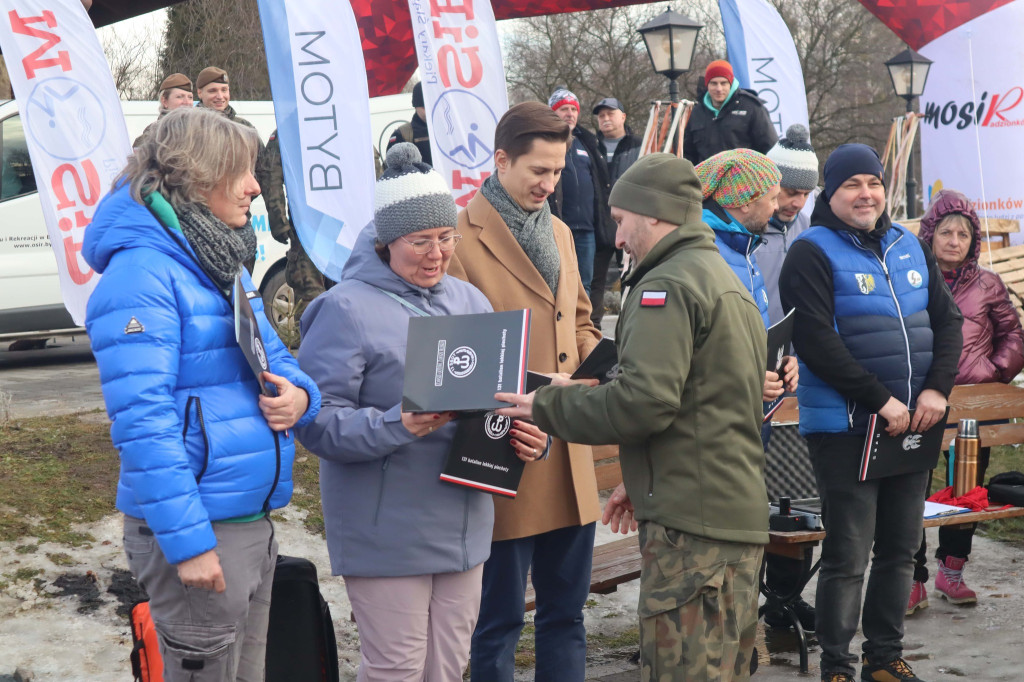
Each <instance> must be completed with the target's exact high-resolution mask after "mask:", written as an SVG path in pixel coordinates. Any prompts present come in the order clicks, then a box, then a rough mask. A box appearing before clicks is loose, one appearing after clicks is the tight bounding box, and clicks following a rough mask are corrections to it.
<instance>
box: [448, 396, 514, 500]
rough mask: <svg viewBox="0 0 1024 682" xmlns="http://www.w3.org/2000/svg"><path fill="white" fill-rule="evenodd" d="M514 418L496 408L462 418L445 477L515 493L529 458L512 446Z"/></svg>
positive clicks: (493, 491)
mask: <svg viewBox="0 0 1024 682" xmlns="http://www.w3.org/2000/svg"><path fill="white" fill-rule="evenodd" d="M511 428H512V420H511V419H509V418H508V417H503V416H501V415H500V414H496V413H494V412H488V413H487V414H485V415H477V416H472V417H466V418H465V419H460V420H459V421H458V425H457V427H456V430H455V438H454V439H453V440H452V449H451V451H450V452H449V453H448V461H447V462H445V465H444V471H442V472H441V480H442V481H445V482H446V483H454V484H455V485H462V486H466V487H468V488H475V489H476V490H482V491H484V492H487V493H491V494H492V495H501V496H502V497H513V498H514V497H515V496H516V491H517V490H518V489H519V480H520V479H521V478H522V476H523V467H524V466H526V462H524V461H523V460H521V459H519V457H518V456H517V455H516V451H515V448H513V447H512V441H511V439H512V437H511V436H510V435H509V431H510V430H511Z"/></svg>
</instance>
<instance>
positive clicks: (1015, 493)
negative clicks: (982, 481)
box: [988, 471, 1024, 507]
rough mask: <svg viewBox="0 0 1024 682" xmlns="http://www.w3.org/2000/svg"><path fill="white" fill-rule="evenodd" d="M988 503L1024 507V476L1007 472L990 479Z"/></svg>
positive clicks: (1017, 472)
mask: <svg viewBox="0 0 1024 682" xmlns="http://www.w3.org/2000/svg"><path fill="white" fill-rule="evenodd" d="M988 501H989V503H990V504H1012V505H1013V506H1014V507H1024V474H1022V473H1021V472H1019V471H1005V472H1003V473H1001V474H996V475H995V476H993V477H992V478H990V479H988Z"/></svg>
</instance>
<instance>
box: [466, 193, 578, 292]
mask: <svg viewBox="0 0 1024 682" xmlns="http://www.w3.org/2000/svg"><path fill="white" fill-rule="evenodd" d="M480 191H481V192H483V195H484V198H485V199H487V201H489V202H491V206H493V207H494V210H496V211H497V212H498V215H500V216H501V218H502V220H504V221H505V224H506V225H508V229H509V231H510V232H511V233H512V236H513V237H515V238H516V241H517V242H519V246H521V247H522V249H523V251H524V252H525V253H526V257H527V258H529V259H530V262H531V263H533V267H535V268H537V272H539V273H540V275H541V277H543V278H544V281H545V282H547V284H548V286H549V287H551V293H552V294H555V295H556V296H557V295H558V272H559V267H560V265H561V259H560V258H559V255H558V245H557V244H555V231H554V227H553V226H552V225H551V208H550V207H549V206H548V202H546V201H545V202H544V205H543V206H541V208H540V209H539V210H537V211H533V212H532V213H527V212H526V210H525V209H523V207H522V206H520V205H519V204H517V203H516V202H515V200H514V199H513V198H512V197H511V196H510V195H509V193H508V192H507V191H506V190H505V188H504V186H502V184H501V182H500V181H499V180H498V176H497V174H492V175H490V176H488V177H487V179H486V180H484V184H483V186H482V187H481V188H480Z"/></svg>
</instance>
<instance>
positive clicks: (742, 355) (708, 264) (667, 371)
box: [497, 154, 768, 682]
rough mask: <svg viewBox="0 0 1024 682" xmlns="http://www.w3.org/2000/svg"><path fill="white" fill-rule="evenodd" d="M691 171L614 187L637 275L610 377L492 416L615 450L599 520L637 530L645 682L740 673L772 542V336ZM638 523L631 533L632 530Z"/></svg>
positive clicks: (643, 170) (677, 169)
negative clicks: (718, 243) (768, 380)
mask: <svg viewBox="0 0 1024 682" xmlns="http://www.w3.org/2000/svg"><path fill="white" fill-rule="evenodd" d="M701 199H702V192H701V186H700V181H699V180H698V179H697V176H696V174H695V173H694V171H693V166H691V165H690V162H689V161H684V160H683V159H680V158H677V157H675V156H673V155H671V154H650V155H648V156H645V157H642V158H641V159H640V160H639V161H637V162H636V163H634V164H633V166H632V167H630V169H629V170H627V171H626V172H625V173H624V174H623V175H622V177H621V178H620V179H619V180H618V182H616V183H615V186H614V187H613V188H612V192H611V198H610V201H609V203H610V205H611V210H612V217H613V218H614V219H615V222H616V224H617V225H618V229H617V231H616V235H615V241H616V246H617V247H620V248H624V249H625V250H626V251H627V252H628V253H629V254H630V256H631V257H632V258H634V259H635V262H636V266H635V267H634V269H633V271H632V273H631V274H630V275H629V277H628V278H627V280H626V284H627V285H629V286H631V287H632V292H631V293H630V294H629V296H628V297H627V298H626V299H625V301H624V302H623V308H622V314H621V315H620V317H619V323H618V327H617V329H616V332H617V333H616V336H615V342H616V345H617V347H618V353H619V373H618V376H617V377H616V378H615V379H614V380H612V381H610V382H608V383H606V384H604V385H601V386H594V387H590V386H583V385H579V384H578V383H574V382H569V381H568V380H566V379H559V378H556V379H555V380H554V381H553V383H552V385H551V386H545V387H543V388H541V389H539V390H537V391H536V392H534V393H531V394H528V395H516V394H507V393H499V394H498V395H497V398H498V399H499V400H503V401H506V402H510V403H513V404H515V405H516V407H513V408H505V409H501V410H498V412H499V413H501V414H505V415H506V416H510V417H518V418H527V419H529V418H532V419H534V421H535V422H536V424H537V426H539V427H540V428H541V429H542V430H544V431H546V432H548V433H550V434H552V435H555V436H557V437H559V438H562V439H565V440H567V441H570V442H574V443H589V444H595V445H596V444H605V443H617V444H618V445H619V464H620V466H621V467H622V480H623V485H620V486H619V488H617V489H616V490H615V492H613V493H612V496H611V498H610V499H609V500H608V503H607V505H606V507H605V511H604V519H603V520H604V522H605V523H609V522H611V525H612V530H613V531H614V530H622V531H623V532H626V531H627V530H628V529H629V528H630V527H631V526H632V527H634V528H635V527H636V522H637V521H638V522H639V528H640V535H639V541H640V551H641V557H642V560H641V567H640V603H639V607H638V615H639V617H640V663H641V677H642V679H643V680H644V682H677V681H678V682H700V681H710V680H714V681H715V682H732V681H733V680H746V679H748V678H749V676H750V670H751V660H752V657H753V655H754V634H755V632H756V627H757V596H758V572H759V569H760V566H761V559H762V556H763V553H764V547H763V545H764V544H766V543H767V542H768V494H767V492H766V490H765V485H764V449H763V448H762V446H761V435H760V432H761V419H762V414H763V413H762V403H761V389H762V384H763V382H764V372H765V367H766V366H767V359H766V356H767V335H766V332H765V328H764V323H763V322H762V320H761V314H760V312H759V311H758V308H757V304H756V303H755V302H754V299H753V298H752V297H751V295H750V292H748V291H747V290H746V288H745V287H744V286H743V285H742V284H741V283H740V281H739V279H738V278H737V277H736V276H735V275H734V274H733V273H732V271H731V270H730V269H729V266H728V265H727V264H726V262H725V261H724V260H723V259H722V258H721V257H720V256H719V255H718V252H717V249H716V248H715V239H714V234H713V233H712V231H711V230H710V229H709V228H708V226H707V225H705V224H704V223H703V222H701ZM633 519H635V521H634V520H633Z"/></svg>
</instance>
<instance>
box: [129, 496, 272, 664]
mask: <svg viewBox="0 0 1024 682" xmlns="http://www.w3.org/2000/svg"><path fill="white" fill-rule="evenodd" d="M213 532H214V534H215V535H216V536H217V547H216V550H215V551H216V552H217V556H218V557H219V558H220V565H221V569H222V570H223V571H224V582H225V584H226V585H227V589H226V590H225V591H224V592H221V593H217V592H213V591H211V590H204V589H200V588H196V587H186V586H184V585H183V584H182V583H181V580H179V579H178V569H177V567H176V566H174V565H172V564H169V563H168V562H167V559H166V558H165V557H164V554H163V552H162V551H160V546H159V545H158V544H157V542H156V538H155V537H154V536H153V531H152V530H150V529H149V528H148V527H147V526H146V522H145V521H143V520H142V519H137V518H133V517H131V516H125V517H124V550H125V554H126V555H127V556H128V567H129V568H130V569H131V572H132V575H134V576H135V579H136V580H138V581H139V584H140V585H141V586H142V588H143V589H145V590H146V593H147V594H149V599H150V602H149V609H150V613H151V614H152V616H153V623H154V625H155V626H156V631H157V634H158V635H159V637H160V655H161V657H162V658H163V663H164V680H165V682H234V681H236V680H237V681H238V682H262V681H263V677H264V675H263V671H264V667H265V658H266V647H267V624H268V622H269V618H270V591H271V588H272V587H273V582H274V566H275V564H276V563H277V541H276V540H275V539H274V526H273V524H272V523H271V522H270V519H269V518H263V519H260V520H259V521H252V522H250V523H214V524H213Z"/></svg>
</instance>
